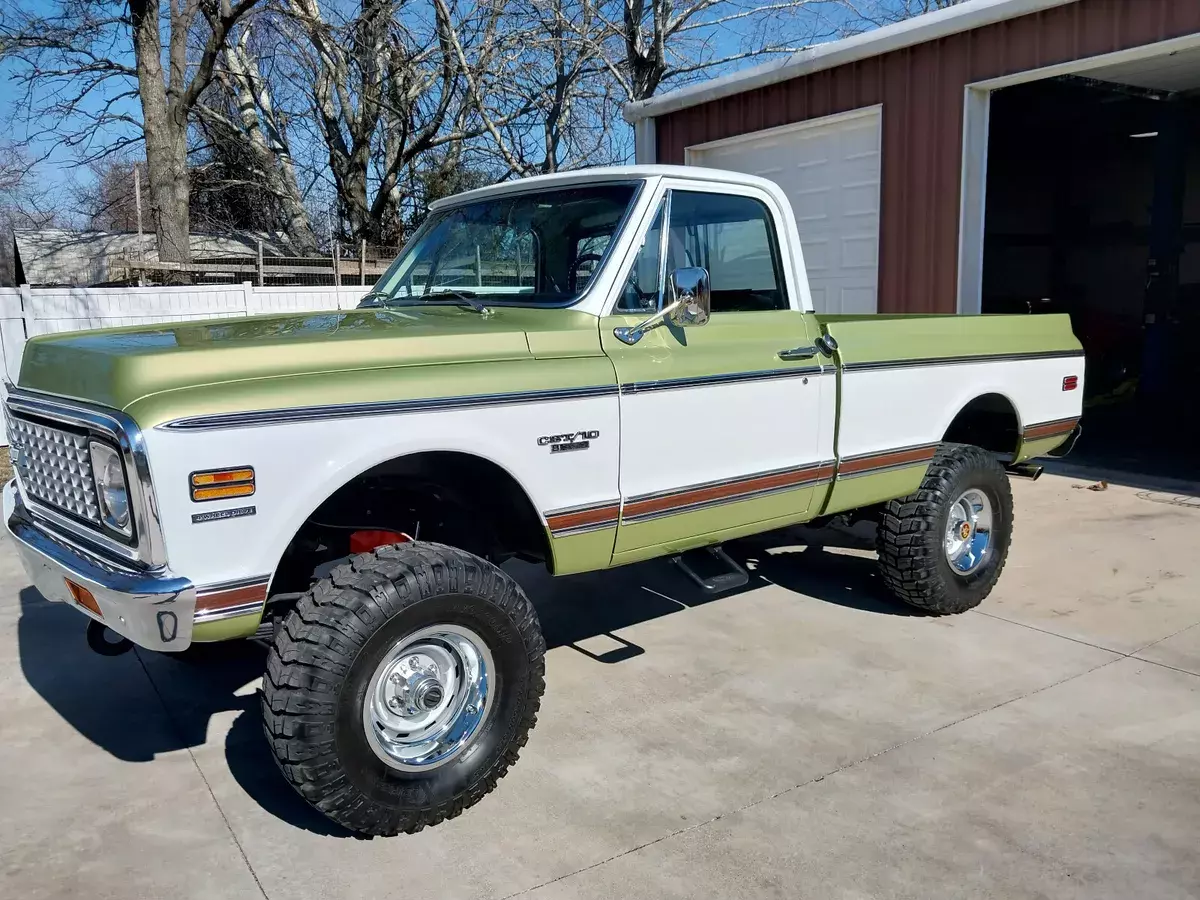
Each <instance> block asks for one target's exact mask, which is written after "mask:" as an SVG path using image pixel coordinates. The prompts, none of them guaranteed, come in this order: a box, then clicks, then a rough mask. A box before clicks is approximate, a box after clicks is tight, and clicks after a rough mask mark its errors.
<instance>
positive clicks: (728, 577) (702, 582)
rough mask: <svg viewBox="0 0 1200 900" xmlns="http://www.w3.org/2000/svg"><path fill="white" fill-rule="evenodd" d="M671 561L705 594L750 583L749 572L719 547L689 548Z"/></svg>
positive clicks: (716, 592)
mask: <svg viewBox="0 0 1200 900" xmlns="http://www.w3.org/2000/svg"><path fill="white" fill-rule="evenodd" d="M671 561H672V562H673V563H675V565H677V566H679V568H681V569H682V570H683V574H685V575H686V576H687V577H688V578H690V579H692V581H694V582H696V584H698V585H699V586H700V589H701V590H702V591H704V592H705V593H706V594H720V593H723V592H725V591H732V590H736V589H737V588H740V587H743V586H745V585H747V584H749V583H750V573H749V572H747V571H746V570H745V569H744V568H742V567H741V566H740V565H738V564H737V563H736V562H734V561H733V560H732V559H730V558H729V554H728V553H726V552H725V551H724V550H723V549H722V548H721V547H705V548H703V549H702V550H689V551H688V552H687V553H684V554H681V555H680V556H676V557H673V558H672V559H671ZM701 573H704V574H701Z"/></svg>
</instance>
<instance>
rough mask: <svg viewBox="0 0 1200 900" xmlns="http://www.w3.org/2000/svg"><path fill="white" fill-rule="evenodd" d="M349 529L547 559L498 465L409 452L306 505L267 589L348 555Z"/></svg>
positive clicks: (532, 510) (301, 579) (532, 519)
mask: <svg viewBox="0 0 1200 900" xmlns="http://www.w3.org/2000/svg"><path fill="white" fill-rule="evenodd" d="M356 531H393V532H400V533H403V534H406V535H408V536H409V537H411V538H413V539H417V540H431V541H438V542H440V543H443V544H449V545H451V546H454V547H458V548H460V549H462V550H466V551H468V552H470V553H474V554H475V555H477V556H481V557H483V558H484V559H488V560H490V561H492V562H495V563H501V562H503V561H504V560H506V559H510V558H512V557H520V558H522V559H527V560H531V561H546V560H548V559H549V558H550V547H549V542H548V539H547V537H546V531H545V528H544V527H543V525H542V519H541V516H540V514H539V513H538V511H537V509H536V507H535V506H534V505H533V503H532V501H531V500H530V499H529V496H528V495H527V494H526V493H525V490H524V489H523V488H522V487H521V485H520V484H519V483H518V482H517V480H516V479H515V478H513V477H512V475H510V474H509V473H508V472H507V471H506V470H505V469H503V468H502V467H500V466H498V465H496V464H495V463H493V462H491V461H489V460H486V459H482V458H481V457H478V456H472V455H471V454H468V453H457V452H451V451H434V452H428V453H416V454H413V455H411V456H403V457H399V458H397V459H392V460H389V461H387V462H385V463H381V464H380V465H377V466H375V467H373V468H371V469H368V470H367V471H366V472H363V473H362V474H360V475H357V476H356V477H354V478H352V479H350V481H348V482H346V484H344V485H342V486H341V487H340V488H338V489H337V490H336V491H334V492H333V494H332V495H331V496H330V497H329V498H328V499H326V500H325V501H324V502H323V503H321V505H320V506H318V507H317V508H316V509H315V510H313V512H312V513H311V514H310V515H309V516H308V518H307V519H305V521H304V523H303V524H302V525H301V526H300V527H299V529H298V530H297V531H296V533H295V535H293V537H292V539H291V541H290V542H289V543H288V546H287V549H286V550H284V552H283V556H282V557H281V558H280V561H279V564H278V566H276V569H275V572H274V575H273V576H272V579H271V594H272V595H273V596H276V595H281V594H294V593H297V592H303V591H306V590H308V588H309V585H310V584H311V583H312V581H313V579H314V577H319V575H321V574H324V570H325V569H326V568H327V567H328V566H329V565H330V564H331V563H333V562H334V561H335V560H340V559H343V558H345V557H346V556H349V555H350V553H351V547H350V536H351V535H352V534H354V533H355V532H356Z"/></svg>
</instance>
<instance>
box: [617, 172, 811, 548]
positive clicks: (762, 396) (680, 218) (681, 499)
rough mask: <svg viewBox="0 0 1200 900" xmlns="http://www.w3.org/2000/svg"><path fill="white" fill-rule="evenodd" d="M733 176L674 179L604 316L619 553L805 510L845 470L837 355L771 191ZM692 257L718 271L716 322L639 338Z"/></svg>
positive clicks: (782, 519) (692, 540)
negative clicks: (810, 309)
mask: <svg viewBox="0 0 1200 900" xmlns="http://www.w3.org/2000/svg"><path fill="white" fill-rule="evenodd" d="M717 187H719V190H717V189H714V188H717ZM730 187H731V186H729V185H719V186H714V185H706V184H704V183H702V182H697V183H695V184H694V185H693V184H692V183H681V184H676V185H675V186H671V187H670V188H669V190H668V191H667V192H666V194H665V195H664V197H663V199H662V202H661V205H660V207H659V209H658V212H657V213H656V215H655V217H654V219H653V221H652V222H651V224H650V226H649V228H648V229H647V231H646V234H645V240H644V242H643V243H642V246H641V249H640V250H639V251H638V253H637V256H636V258H635V259H634V261H633V264H632V266H631V267H630V271H629V277H628V279H627V283H626V285H625V289H624V291H623V293H622V295H621V296H620V297H619V298H618V300H617V302H616V304H615V307H614V309H613V310H612V314H611V315H609V316H606V317H604V318H602V319H601V322H600V328H601V341H602V344H603V347H604V350H605V352H606V353H607V354H608V356H609V358H610V359H611V360H612V361H613V365H614V367H615V368H616V373H617V379H618V381H619V383H620V391H621V393H620V413H621V451H620V487H621V496H622V506H621V518H620V524H619V527H618V531H617V538H616V546H615V553H614V557H613V562H614V563H622V562H630V561H633V560H635V559H641V558H646V557H650V556H655V555H660V554H662V553H669V552H675V551H682V550H685V549H688V548H690V547H695V546H699V545H703V544H707V543H716V542H717V541H719V540H722V539H725V538H730V537H735V536H738V535H739V534H748V533H753V532H755V531H759V530H765V529H767V528H770V527H776V526H781V525H784V524H788V523H790V522H796V521H801V520H803V519H804V518H806V517H807V515H808V513H809V507H810V505H811V503H812V500H813V496H814V493H815V490H816V488H817V487H818V486H819V485H822V484H827V483H828V482H829V480H830V479H831V478H832V475H833V463H832V460H823V459H821V458H819V457H820V452H819V450H820V446H821V441H820V429H821V426H822V423H821V421H820V409H821V403H820V397H821V380H822V379H823V378H825V377H827V376H829V377H832V374H833V369H832V366H830V365H822V358H821V357H820V355H819V354H818V353H817V351H816V348H815V347H813V346H812V343H813V341H812V339H813V337H815V336H816V334H817V332H816V331H815V330H812V331H810V329H811V328H813V327H814V326H815V322H814V321H812V316H811V315H810V314H806V313H804V312H802V311H801V310H800V309H799V308H798V300H797V297H796V291H795V286H794V284H792V281H793V279H791V278H790V277H789V276H788V273H787V271H786V268H785V260H784V257H783V256H782V254H781V252H780V250H781V248H780V246H779V243H778V237H777V235H778V233H779V232H780V231H781V230H782V229H780V228H777V227H776V220H775V218H774V217H773V214H772V210H771V207H770V206H769V203H768V201H769V200H770V198H769V197H768V196H766V195H761V196H759V195H757V193H756V192H755V191H754V189H752V188H746V189H745V190H746V191H747V193H744V194H740V193H735V192H731V191H730ZM691 266H700V267H703V268H705V269H706V270H707V271H708V274H709V279H710V285H711V291H712V314H711V316H710V318H709V320H708V323H707V324H706V325H703V326H697V327H688V328H680V327H678V326H675V325H673V324H663V325H661V326H659V327H657V328H654V329H653V330H651V331H649V332H647V333H646V334H644V335H643V336H642V337H641V339H640V340H638V341H637V342H636V343H634V344H632V345H631V344H627V343H624V342H623V341H621V340H620V339H618V338H617V337H616V336H615V334H614V329H616V328H618V327H620V326H628V325H634V324H637V323H638V322H640V321H643V320H644V319H646V318H647V317H648V316H650V315H652V314H653V313H654V312H655V311H656V310H658V309H661V308H662V307H663V304H664V302H669V298H668V296H667V295H668V293H669V284H670V277H671V272H672V271H673V270H674V269H676V268H684V267H691ZM808 348H811V349H812V354H811V355H808V356H805V355H804V353H805V351H806V349H808ZM788 350H793V351H795V350H799V351H800V353H798V354H785V357H781V355H780V354H781V352H784V351H788ZM830 424H832V423H830Z"/></svg>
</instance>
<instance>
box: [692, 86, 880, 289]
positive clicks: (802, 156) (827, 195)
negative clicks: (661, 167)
mask: <svg viewBox="0 0 1200 900" xmlns="http://www.w3.org/2000/svg"><path fill="white" fill-rule="evenodd" d="M880 122H881V115H880V107H878V106H873V107H870V108H867V109H861V110H855V111H854V112H851V113H844V114H842V115H837V116H829V117H827V118H824V119H812V120H810V121H808V122H800V123H797V124H795V125H785V126H783V127H782V128H771V129H768V130H767V131H756V132H754V133H753V134H743V135H739V136H737V137H735V138H729V139H728V140H724V141H714V142H713V143H711V144H701V145H699V146H696V147H688V148H687V152H686V159H687V162H688V164H689V165H694V166H709V167H711V168H714V169H732V170H733V171H735V172H746V173H748V174H751V175H761V176H762V177H763V178H769V179H771V180H772V181H774V182H775V183H776V184H778V185H779V186H780V187H781V188H783V190H784V191H785V192H786V193H787V195H788V198H789V199H790V200H791V201H792V208H793V209H794V210H795V213H796V226H797V227H798V228H799V229H800V241H801V244H802V245H803V248H804V262H805V265H806V266H807V268H808V280H809V284H810V286H811V287H812V295H813V303H814V305H815V306H816V308H817V311H818V312H829V313H873V312H877V311H878V284H879V142H880Z"/></svg>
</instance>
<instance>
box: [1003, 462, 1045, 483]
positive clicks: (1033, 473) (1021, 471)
mask: <svg viewBox="0 0 1200 900" xmlns="http://www.w3.org/2000/svg"><path fill="white" fill-rule="evenodd" d="M1004 471H1006V472H1008V474H1009V475H1015V476H1017V477H1018V478H1028V479H1029V480H1030V481H1037V480H1038V479H1039V478H1041V477H1042V471H1043V467H1042V466H1034V465H1031V464H1029V463H1014V464H1013V465H1011V466H1005V467H1004Z"/></svg>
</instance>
